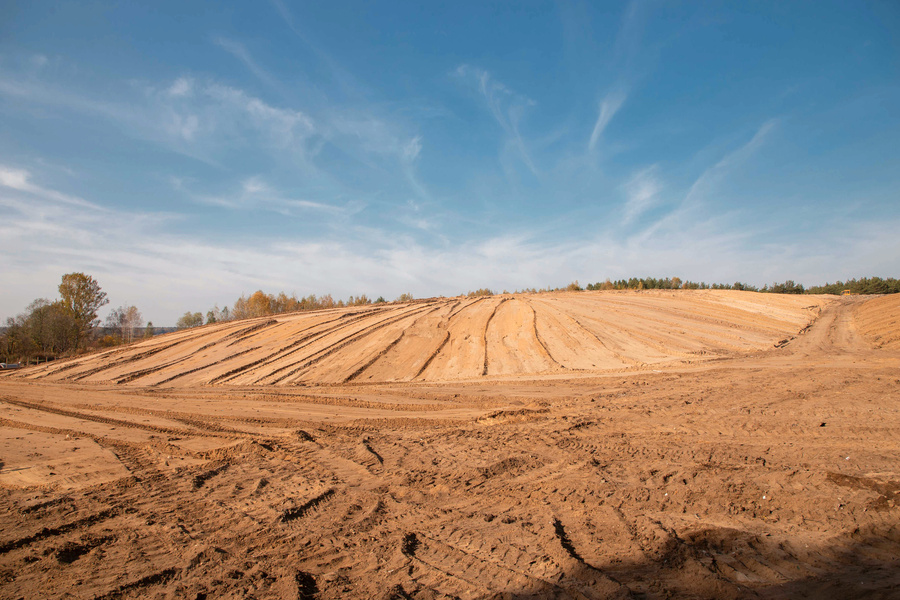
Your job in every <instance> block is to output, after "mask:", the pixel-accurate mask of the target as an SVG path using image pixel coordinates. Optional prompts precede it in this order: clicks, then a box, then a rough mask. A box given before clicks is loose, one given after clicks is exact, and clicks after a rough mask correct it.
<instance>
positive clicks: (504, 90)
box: [455, 65, 540, 176]
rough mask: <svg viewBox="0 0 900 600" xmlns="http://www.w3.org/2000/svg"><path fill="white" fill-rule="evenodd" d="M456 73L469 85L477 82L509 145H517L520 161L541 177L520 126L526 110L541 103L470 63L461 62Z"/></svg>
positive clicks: (479, 90)
mask: <svg viewBox="0 0 900 600" xmlns="http://www.w3.org/2000/svg"><path fill="white" fill-rule="evenodd" d="M455 75H456V76H457V77H458V78H460V79H461V80H462V81H464V82H466V83H467V84H469V85H473V86H474V87H475V89H476V90H477V91H478V92H479V93H480V94H481V95H482V96H483V97H484V99H485V101H486V102H487V106H488V110H489V111H490V113H491V115H492V116H493V117H494V120H496V121H497V123H498V124H499V125H500V126H501V127H502V128H503V130H504V131H505V132H506V134H507V136H508V142H507V145H508V146H509V147H511V148H514V149H515V150H516V152H517V154H518V155H519V158H520V160H521V161H522V162H523V163H524V164H525V166H526V167H528V170H529V171H531V173H532V174H533V175H535V176H538V175H539V174H540V173H539V171H538V169H537V167H536V166H535V164H534V161H533V160H532V158H531V154H530V153H529V151H528V147H527V146H526V144H525V140H524V138H523V137H522V133H521V131H520V129H519V123H520V122H521V120H522V118H523V117H524V116H525V113H526V111H527V110H528V109H530V108H531V107H533V106H535V105H536V104H537V103H536V102H535V101H534V100H532V99H531V98H528V97H527V96H523V95H522V94H519V93H517V92H514V91H513V90H511V89H510V88H509V87H507V86H506V85H504V84H503V83H501V82H500V81H497V80H496V79H494V78H493V77H492V76H491V74H490V73H489V72H488V71H485V70H484V69H479V68H477V67H472V66H470V65H460V66H458V67H457V68H456V71H455Z"/></svg>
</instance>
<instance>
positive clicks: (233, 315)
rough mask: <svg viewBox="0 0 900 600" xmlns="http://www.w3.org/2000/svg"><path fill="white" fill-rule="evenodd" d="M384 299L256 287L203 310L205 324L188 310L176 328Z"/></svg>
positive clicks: (405, 297) (405, 299)
mask: <svg viewBox="0 0 900 600" xmlns="http://www.w3.org/2000/svg"><path fill="white" fill-rule="evenodd" d="M413 299H414V298H413V295H412V294H400V296H399V297H397V299H396V300H394V302H410V301H412V300H413ZM386 302H387V300H385V299H384V297H383V296H379V297H378V298H376V299H375V300H371V299H370V298H369V297H368V296H366V295H365V294H360V295H359V296H350V297H349V298H347V300H335V299H334V298H332V296H331V294H325V295H324V296H316V295H315V294H310V295H308V296H301V297H298V296H297V295H296V294H291V295H290V296H288V295H287V294H285V293H284V292H279V293H278V294H277V295H276V294H267V293H265V292H263V291H262V290H257V291H255V292H253V293H252V294H250V296H247V295H246V294H241V297H240V298H238V299H237V300H235V302H234V305H233V306H232V307H231V308H229V307H228V306H225V307H224V308H219V305H218V304H217V305H215V306H214V307H213V308H211V309H209V310H208V311H207V312H206V321H205V323H204V319H203V313H201V312H191V311H188V312H186V313H184V314H183V315H182V316H181V317H179V319H178V321H177V322H176V323H175V326H176V327H177V328H178V329H187V328H190V327H198V326H200V325H204V324H206V325H208V324H210V323H220V322H223V321H238V320H240V319H250V318H253V317H265V316H268V315H280V314H284V313H290V312H298V311H305V310H323V309H327V308H344V307H347V306H367V305H369V304H383V303H386Z"/></svg>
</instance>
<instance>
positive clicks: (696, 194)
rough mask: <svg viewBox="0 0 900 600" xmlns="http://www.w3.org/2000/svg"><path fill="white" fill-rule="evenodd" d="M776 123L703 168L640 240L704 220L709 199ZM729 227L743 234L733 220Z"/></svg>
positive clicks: (759, 129)
mask: <svg viewBox="0 0 900 600" xmlns="http://www.w3.org/2000/svg"><path fill="white" fill-rule="evenodd" d="M777 124H778V121H777V120H776V119H770V120H767V121H766V122H764V123H763V124H762V125H761V126H760V127H759V128H758V129H757V130H756V132H755V133H754V134H753V137H752V138H751V139H750V140H749V141H747V142H745V143H744V144H743V145H741V146H740V147H738V148H737V149H735V150H732V151H731V152H728V153H727V154H725V155H724V156H723V157H722V158H720V159H719V160H718V161H716V162H715V163H714V164H713V165H711V166H709V167H707V168H706V169H704V170H703V172H702V173H701V174H700V175H699V176H698V177H697V178H696V179H695V180H694V182H693V183H692V184H691V186H690V187H689V188H688V190H687V192H686V193H685V195H684V198H683V199H682V200H681V202H680V203H679V204H678V205H677V206H676V207H675V208H674V209H673V210H671V211H670V212H669V213H668V214H666V215H665V216H663V217H661V218H660V219H658V220H657V221H656V222H654V223H652V224H651V225H649V226H648V227H647V228H646V229H645V230H644V231H643V232H642V233H641V234H640V237H641V239H644V240H646V239H649V238H651V237H653V236H656V235H659V234H660V232H661V231H664V230H680V229H684V228H685V227H686V226H687V224H688V223H694V222H697V221H698V220H707V219H708V218H709V215H710V211H711V210H712V209H711V207H710V206H709V202H710V201H711V199H712V198H713V197H714V195H715V194H716V192H717V190H718V189H719V188H720V187H721V186H723V185H724V184H725V182H726V180H727V178H728V176H729V175H730V174H731V173H733V172H734V171H735V170H736V169H738V168H740V167H741V166H742V165H743V164H744V163H745V162H746V161H747V160H748V159H749V158H750V157H751V156H753V154H755V153H756V152H757V151H758V150H759V149H760V148H761V147H762V145H763V143H764V142H765V140H766V138H767V137H768V136H769V135H770V133H771V132H772V131H773V130H774V129H775V128H776V126H777ZM713 214H718V215H719V216H720V217H722V218H724V217H727V215H721V214H720V213H713ZM729 227H731V228H733V229H735V230H736V233H735V235H736V236H739V235H742V233H737V232H738V231H741V232H742V231H743V230H742V229H741V227H739V226H738V224H736V223H732V224H731V225H730V226H729Z"/></svg>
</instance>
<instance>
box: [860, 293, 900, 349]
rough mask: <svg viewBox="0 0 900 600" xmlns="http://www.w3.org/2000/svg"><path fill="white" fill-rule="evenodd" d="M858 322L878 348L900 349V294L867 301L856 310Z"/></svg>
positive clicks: (867, 337) (865, 334) (863, 331)
mask: <svg viewBox="0 0 900 600" xmlns="http://www.w3.org/2000/svg"><path fill="white" fill-rule="evenodd" d="M856 322H857V323H858V325H859V329H860V331H861V332H862V334H863V335H864V336H865V337H866V339H867V340H869V342H871V343H872V345H874V346H875V347H876V348H888V349H893V350H897V349H900V294H891V295H890V296H882V297H881V298H873V299H871V300H868V301H866V302H865V303H863V304H862V305H861V306H860V307H859V308H858V309H857V311H856Z"/></svg>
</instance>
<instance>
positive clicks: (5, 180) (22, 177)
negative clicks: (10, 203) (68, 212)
mask: <svg viewBox="0 0 900 600" xmlns="http://www.w3.org/2000/svg"><path fill="white" fill-rule="evenodd" d="M0 185H2V186H4V187H7V188H11V189H13V190H18V191H20V192H26V193H28V194H32V195H36V196H40V197H43V198H45V199H47V200H52V201H54V202H59V203H63V204H70V205H72V206H79V207H82V208H90V209H94V210H103V209H102V208H101V207H100V206H98V205H96V204H92V203H90V202H88V201H86V200H83V199H81V198H78V197H77V196H70V195H68V194H63V193H60V192H57V191H55V190H49V189H45V188H42V187H40V186H38V185H35V184H33V183H31V174H30V173H29V172H28V171H26V170H24V169H14V168H11V167H6V166H3V165H0Z"/></svg>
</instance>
